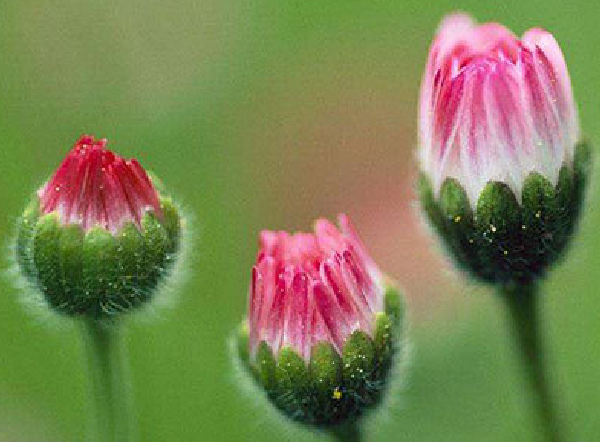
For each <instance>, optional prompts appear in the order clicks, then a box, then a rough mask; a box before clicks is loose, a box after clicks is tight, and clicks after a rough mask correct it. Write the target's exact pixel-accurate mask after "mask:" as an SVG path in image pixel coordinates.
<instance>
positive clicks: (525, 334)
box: [503, 284, 563, 442]
mask: <svg viewBox="0 0 600 442" xmlns="http://www.w3.org/2000/svg"><path fill="white" fill-rule="evenodd" d="M503 297H504V299H506V302H507V305H508V311H509V316H510V320H511V322H512V325H513V334H514V336H515V338H516V340H515V342H516V345H517V347H518V349H519V353H520V356H521V361H522V364H523V370H524V372H525V376H526V378H527V382H528V384H529V387H530V390H531V400H532V404H533V407H534V409H535V413H537V417H538V420H539V423H540V428H541V431H542V432H543V435H544V438H545V439H544V440H546V441H548V442H561V441H563V438H562V434H561V431H560V425H559V422H558V414H557V412H556V408H555V404H554V402H553V398H552V394H551V392H550V385H549V381H548V373H547V371H546V364H545V353H544V349H543V345H542V339H541V321H540V314H539V308H538V299H539V291H538V289H537V286H536V285H534V284H529V285H514V286H510V287H504V288H503Z"/></svg>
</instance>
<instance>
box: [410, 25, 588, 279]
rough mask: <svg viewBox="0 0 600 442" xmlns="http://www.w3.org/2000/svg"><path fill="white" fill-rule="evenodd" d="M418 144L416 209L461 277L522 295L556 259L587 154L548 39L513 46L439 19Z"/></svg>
mask: <svg viewBox="0 0 600 442" xmlns="http://www.w3.org/2000/svg"><path fill="white" fill-rule="evenodd" d="M419 143H420V145H419V163H420V168H421V176H420V179H419V193H420V200H421V206H422V208H423V210H424V212H425V214H426V215H427V217H428V219H429V221H430V222H431V224H432V225H433V227H434V228H435V230H436V231H437V233H439V235H440V237H441V238H442V241H443V243H444V244H445V245H446V248H447V249H448V251H449V254H450V255H451V256H452V257H453V258H454V260H455V262H456V263H457V264H458V265H459V267H461V268H463V269H465V270H467V271H469V272H470V273H471V274H472V275H474V276H476V277H477V278H478V279H480V280H483V281H486V282H490V283H495V284H500V285H504V286H507V285H511V284H518V285H521V284H529V283H531V282H533V281H534V280H535V279H536V278H538V277H540V276H542V275H543V274H544V273H545V272H546V271H547V269H548V268H550V266H551V265H552V264H554V263H555V262H556V261H557V260H558V259H559V258H560V257H561V256H562V253H563V251H564V250H565V249H566V247H567V245H568V244H569V242H570V239H571V236H572V233H573V231H574V229H575V226H576V225H577V221H578V219H579V214H580V209H581V206H582V201H583V197H584V194H585V189H586V183H587V179H588V175H589V171H590V148H589V146H588V145H587V144H586V143H583V142H581V141H579V123H578V119H577V112H576V107H575V102H574V99H573V93H572V91H571V82H570V79H569V74H568V72H567V67H566V64H565V61H564V58H563V55H562V52H561V50H560V48H559V47H558V44H557V42H556V40H555V39H554V37H553V36H552V34H550V33H549V32H547V31H544V30H541V29H531V30H529V31H527V32H526V33H525V34H524V35H523V37H522V38H521V39H520V40H519V39H517V38H516V37H515V36H514V35H513V34H512V33H511V32H510V31H509V30H508V29H506V28H505V27H503V26H501V25H499V24H496V23H487V24H483V25H479V26H478V25H476V24H475V23H474V22H473V21H472V20H471V18H470V17H468V16H466V15H462V14H457V15H451V16H449V17H448V18H446V19H445V20H444V21H443V22H442V25H441V27H440V29H439V30H438V33H437V36H436V37H435V39H434V42H433V44H432V45H431V49H430V52H429V58H428V60H427V65H426V68H425V73H424V74H423V80H422V84H421V97H420V116H419Z"/></svg>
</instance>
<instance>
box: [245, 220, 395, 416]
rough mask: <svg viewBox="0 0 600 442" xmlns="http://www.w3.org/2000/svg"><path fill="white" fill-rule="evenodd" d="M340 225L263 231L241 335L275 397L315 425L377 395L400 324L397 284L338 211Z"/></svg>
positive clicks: (323, 222)
mask: <svg viewBox="0 0 600 442" xmlns="http://www.w3.org/2000/svg"><path fill="white" fill-rule="evenodd" d="M339 224H340V230H338V228H336V227H335V226H334V225H333V224H332V223H330V222H329V221H327V220H325V219H320V220H318V221H317V222H316V223H315V233H314V234H311V233H295V234H289V233H287V232H282V231H279V232H273V231H263V232H261V234H260V249H259V252H258V256H257V260H256V264H255V265H254V267H253V269H252V278H251V284H250V295H249V306H248V319H247V322H246V324H247V325H246V327H245V328H244V329H243V331H242V336H241V338H240V342H241V343H242V344H241V350H240V351H241V353H242V354H247V360H246V363H247V364H248V365H249V367H250V368H251V371H254V372H258V374H259V375H258V379H259V383H260V384H261V385H262V386H263V387H264V388H265V389H266V390H267V392H268V393H269V395H270V397H271V399H272V400H273V401H274V402H275V404H276V405H277V406H278V407H279V408H280V409H281V410H282V411H284V413H286V414H287V415H288V416H289V417H292V418H293V419H296V420H300V421H302V422H306V423H311V424H316V425H332V424H336V423H339V422H340V421H342V420H345V419H346V418H348V417H350V416H352V415H357V414H360V413H361V412H362V411H364V409H366V408H368V407H370V406H371V405H373V404H374V403H375V402H376V401H377V399H378V398H379V397H380V395H381V392H382V389H383V386H384V385H385V380H386V378H387V372H388V369H389V366H390V364H391V356H392V353H393V352H394V351H395V345H393V344H394V343H395V341H394V339H395V334H394V332H393V330H394V329H395V328H396V327H397V325H398V323H399V322H400V310H399V309H400V306H399V298H398V296H399V295H398V293H397V291H396V290H395V289H393V288H392V287H391V286H390V285H389V283H388V281H387V280H386V279H385V277H384V276H383V274H382V273H381V272H380V270H379V269H378V268H377V266H376V265H375V263H374V262H373V260H372V259H371V258H370V256H369V255H368V253H367V251H366V249H365V247H364V246H363V244H362V243H361V241H360V239H359V238H358V236H357V234H356V233H355V231H354V229H353V228H352V226H351V224H350V220H349V219H348V217H347V216H345V215H340V217H339ZM342 360H343V361H344V362H345V364H343V365H342ZM270 367H272V369H273V373H270V372H269V369H270ZM309 367H310V369H309ZM290 379H294V380H295V381H294V382H290ZM342 397H343V398H344V399H343V400H341V398H342ZM290 398H291V399H293V400H291V399H290ZM284 399H285V400H284Z"/></svg>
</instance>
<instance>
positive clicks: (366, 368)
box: [342, 330, 375, 390]
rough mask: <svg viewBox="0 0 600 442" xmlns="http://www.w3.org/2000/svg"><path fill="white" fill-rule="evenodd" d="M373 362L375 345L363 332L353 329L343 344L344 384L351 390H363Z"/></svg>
mask: <svg viewBox="0 0 600 442" xmlns="http://www.w3.org/2000/svg"><path fill="white" fill-rule="evenodd" d="M374 363H375V347H374V345H373V341H372V340H371V338H370V337H369V335H367V334H366V333H365V332H363V331H361V330H356V331H354V332H353V333H352V334H351V335H350V336H349V337H348V339H347V341H346V343H345V344H344V351H343V352H342V373H343V376H344V384H345V385H346V387H347V388H349V389H353V390H363V389H364V387H365V381H366V380H367V379H369V376H370V375H371V373H372V371H373V368H374Z"/></svg>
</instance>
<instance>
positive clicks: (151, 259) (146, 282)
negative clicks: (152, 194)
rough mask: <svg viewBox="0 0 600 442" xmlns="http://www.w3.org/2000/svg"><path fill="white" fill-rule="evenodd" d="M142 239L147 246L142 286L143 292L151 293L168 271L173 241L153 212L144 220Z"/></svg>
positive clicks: (146, 215)
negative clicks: (165, 271) (163, 274)
mask: <svg viewBox="0 0 600 442" xmlns="http://www.w3.org/2000/svg"><path fill="white" fill-rule="evenodd" d="M142 237H143V241H144V246H145V247H144V253H143V255H142V259H143V263H142V268H143V269H144V274H143V275H142V280H141V281H140V285H141V288H142V290H144V291H150V290H154V288H156V284H157V283H158V281H159V278H160V276H161V275H162V273H163V271H164V270H165V269H166V266H167V263H168V261H169V250H170V248H171V241H170V239H169V236H168V233H167V231H166V229H165V228H164V226H163V224H162V223H161V221H160V220H159V219H158V218H157V217H156V216H155V215H154V213H153V212H146V214H145V215H144V217H143V218H142Z"/></svg>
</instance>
